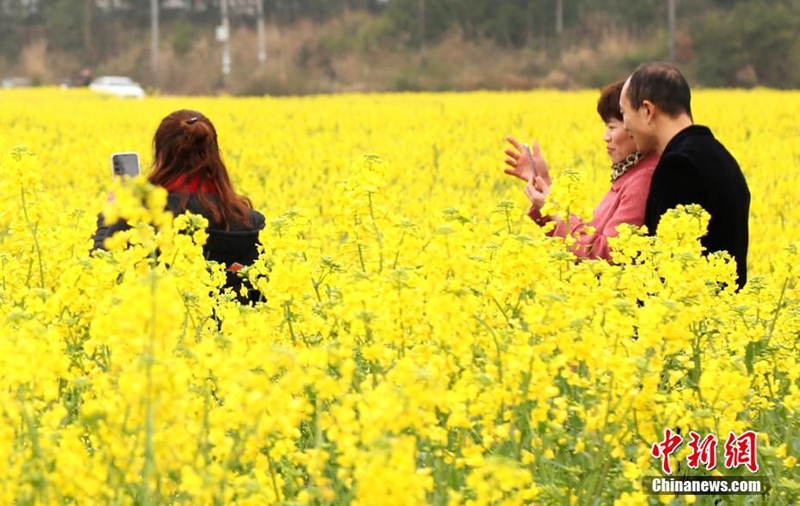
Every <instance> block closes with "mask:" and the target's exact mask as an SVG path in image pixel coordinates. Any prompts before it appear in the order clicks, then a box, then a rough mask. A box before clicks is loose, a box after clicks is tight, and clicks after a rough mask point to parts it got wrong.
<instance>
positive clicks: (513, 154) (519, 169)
mask: <svg viewBox="0 0 800 506" xmlns="http://www.w3.org/2000/svg"><path fill="white" fill-rule="evenodd" d="M506 140H507V141H508V142H509V143H511V145H512V146H513V147H514V149H511V148H508V149H506V156H507V158H506V165H508V166H509V167H511V168H510V169H505V170H504V172H505V173H506V174H508V175H510V176H516V177H518V178H520V179H522V180H523V181H530V180H531V178H532V177H534V176H536V170H535V168H534V161H533V158H532V157H531V156H529V153H530V151H529V150H528V149H527V146H522V145H520V143H519V142H517V140H516V139H515V138H513V137H511V136H510V135H508V136H506Z"/></svg>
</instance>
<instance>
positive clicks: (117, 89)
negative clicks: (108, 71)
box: [89, 76, 145, 98]
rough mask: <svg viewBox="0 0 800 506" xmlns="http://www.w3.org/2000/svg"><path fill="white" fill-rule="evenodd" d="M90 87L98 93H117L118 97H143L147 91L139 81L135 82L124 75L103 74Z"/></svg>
mask: <svg viewBox="0 0 800 506" xmlns="http://www.w3.org/2000/svg"><path fill="white" fill-rule="evenodd" d="M89 89H90V90H92V91H96V92H98V93H105V94H109V95H116V96H118V97H129V98H143V97H144V95H145V93H144V89H142V87H141V86H139V83H136V82H134V81H133V80H132V79H131V78H129V77H123V76H102V77H98V78H97V79H95V80H94V81H92V84H90V85H89Z"/></svg>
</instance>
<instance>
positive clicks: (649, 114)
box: [641, 100, 656, 123]
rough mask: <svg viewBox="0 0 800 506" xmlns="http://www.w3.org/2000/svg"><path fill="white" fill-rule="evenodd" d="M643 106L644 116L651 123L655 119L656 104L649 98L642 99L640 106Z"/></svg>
mask: <svg viewBox="0 0 800 506" xmlns="http://www.w3.org/2000/svg"><path fill="white" fill-rule="evenodd" d="M641 107H643V108H644V113H645V118H646V119H647V122H648V123H652V122H653V121H655V119H656V104H654V103H653V102H651V101H649V100H642V106H641Z"/></svg>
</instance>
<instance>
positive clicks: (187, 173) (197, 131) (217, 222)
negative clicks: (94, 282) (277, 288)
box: [93, 109, 265, 303]
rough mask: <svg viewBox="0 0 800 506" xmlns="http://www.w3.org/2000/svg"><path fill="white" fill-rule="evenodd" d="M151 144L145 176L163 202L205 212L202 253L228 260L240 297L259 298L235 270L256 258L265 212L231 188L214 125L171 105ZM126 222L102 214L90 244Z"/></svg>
mask: <svg viewBox="0 0 800 506" xmlns="http://www.w3.org/2000/svg"><path fill="white" fill-rule="evenodd" d="M153 149H154V152H155V160H154V162H153V173H152V174H150V176H149V177H148V180H149V181H150V182H151V183H152V184H154V185H158V186H161V187H164V188H166V189H167V190H168V191H169V194H168V197H167V208H168V209H169V210H170V211H172V212H173V214H175V215H178V214H181V213H184V212H186V211H189V212H191V213H193V214H199V215H202V216H204V217H205V218H206V219H207V220H208V228H207V232H208V235H209V237H208V240H207V242H206V244H205V246H204V247H203V253H204V254H205V256H206V259H207V260H213V261H216V262H220V263H222V264H224V265H225V266H226V268H227V269H228V271H227V272H228V282H227V283H226V287H231V288H233V289H234V292H235V293H236V294H237V298H238V299H239V301H240V302H243V303H246V302H252V301H255V300H258V299H260V294H259V293H258V292H257V291H255V290H252V289H251V290H250V295H249V296H248V297H243V296H241V295H240V294H239V290H240V288H241V286H242V279H241V278H240V277H239V276H238V275H236V272H235V271H237V270H238V269H239V268H241V267H242V266H246V265H250V264H251V263H253V262H254V261H255V260H256V259H257V258H258V245H259V241H258V233H259V231H260V230H261V229H262V228H264V223H265V220H264V216H263V215H262V214H261V213H259V212H258V211H256V210H254V209H253V206H252V204H251V202H250V200H249V199H248V198H247V197H244V196H242V195H239V194H237V193H236V192H235V191H234V189H233V185H232V184H231V180H230V177H229V176H228V170H227V168H226V167H225V164H224V163H223V161H222V157H221V156H220V152H219V144H218V143H217V131H216V129H215V128H214V125H213V124H212V123H211V121H210V120H209V119H208V118H207V117H206V116H204V115H203V114H201V113H199V112H197V111H190V110H185V109H184V110H180V111H175V112H173V113H172V114H170V115H168V116H167V117H166V118H164V119H163V120H162V121H161V124H160V125H159V126H158V129H157V130H156V133H155V136H154V137H153ZM127 228H129V227H128V224H127V223H125V222H123V221H120V222H118V223H115V224H112V225H110V226H106V225H105V224H104V223H103V218H102V216H101V217H100V218H99V219H98V229H97V231H96V232H95V234H94V236H93V240H94V249H102V248H103V242H104V241H105V239H106V238H107V237H109V236H111V235H112V234H113V233H115V232H117V231H119V230H124V229H127Z"/></svg>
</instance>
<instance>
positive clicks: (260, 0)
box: [256, 0, 267, 67]
mask: <svg viewBox="0 0 800 506" xmlns="http://www.w3.org/2000/svg"><path fill="white" fill-rule="evenodd" d="M256 16H257V17H258V19H257V20H256V34H257V36H258V64H259V65H260V66H262V67H263V66H264V64H265V63H266V62H267V40H266V34H265V33H264V0H256Z"/></svg>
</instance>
